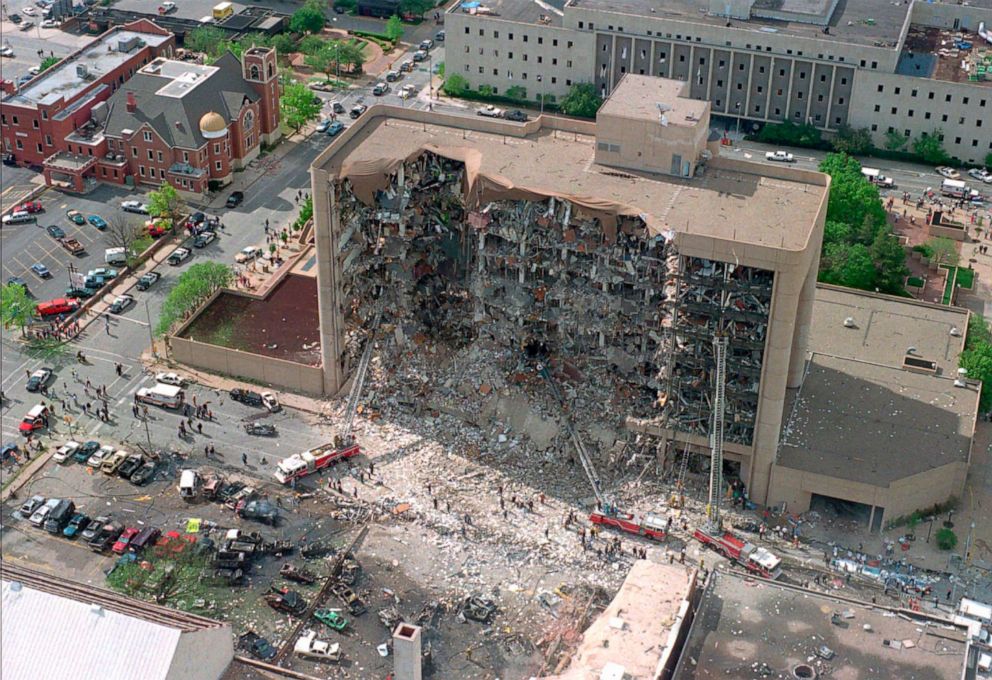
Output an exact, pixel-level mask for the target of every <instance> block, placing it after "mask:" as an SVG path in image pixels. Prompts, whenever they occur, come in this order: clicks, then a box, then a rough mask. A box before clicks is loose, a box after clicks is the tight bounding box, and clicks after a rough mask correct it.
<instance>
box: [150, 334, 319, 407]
mask: <svg viewBox="0 0 992 680" xmlns="http://www.w3.org/2000/svg"><path fill="white" fill-rule="evenodd" d="M169 345H170V347H171V349H172V358H173V359H175V360H176V361H178V362H179V363H182V364H186V365H188V366H193V367H194V368H199V369H202V370H204V371H210V372H211V373H221V374H224V375H229V376H231V377H234V378H247V379H249V380H254V381H258V382H261V383H265V384H266V385H271V386H273V387H279V388H281V389H285V390H289V391H292V392H305V393H307V394H314V395H322V394H324V371H323V369H321V367H320V366H306V365H304V364H297V363H295V362H292V361H286V360H284V359H276V358H274V357H267V356H262V355H260V354H252V353H251V352H242V351H241V350H237V349H230V348H228V347H220V346H218V345H208V344H206V343H204V342H198V341H196V340H187V339H186V338H179V337H175V336H173V337H171V338H169Z"/></svg>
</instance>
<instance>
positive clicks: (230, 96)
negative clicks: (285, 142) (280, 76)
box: [106, 52, 260, 149]
mask: <svg viewBox="0 0 992 680" xmlns="http://www.w3.org/2000/svg"><path fill="white" fill-rule="evenodd" d="M129 92H131V93H133V94H134V97H135V99H136V101H137V106H136V108H135V110H134V111H128V110H127V93H129ZM259 98H260V97H259V95H258V93H257V92H256V91H255V90H254V89H253V88H252V86H251V84H250V83H248V82H246V81H245V79H244V77H243V74H242V71H241V62H240V61H238V58H237V57H236V56H234V54H232V53H231V52H226V53H225V54H224V55H223V56H221V58H220V59H218V60H217V61H216V62H214V63H213V64H211V65H210V66H202V65H198V64H191V63H188V62H182V61H174V60H169V59H156V60H155V61H153V62H151V63H149V64H148V65H146V66H145V67H144V68H142V69H141V70H140V71H138V72H137V73H135V74H134V76H133V77H132V78H131V79H130V80H128V81H127V82H126V83H125V84H124V85H123V86H122V87H121V88H119V89H118V90H117V92H115V93H114V95H113V96H112V97H111V98H110V100H109V101H108V106H109V109H110V111H109V114H108V116H107V128H106V129H107V134H108V135H113V136H120V135H121V134H122V131H123V130H131V131H137V130H138V129H140V128H141V127H142V126H143V125H145V124H147V125H150V126H151V127H152V128H153V129H154V130H155V132H157V133H158V135H159V136H160V137H161V138H162V139H163V140H165V142H166V143H167V144H168V145H169V146H172V147H180V148H184V149H198V148H200V147H201V146H202V145H203V144H204V143H205V139H204V137H203V134H202V133H201V128H200V121H201V120H202V119H203V117H204V116H205V115H207V114H208V113H215V114H217V115H218V117H219V118H220V120H221V121H222V122H223V123H224V127H227V125H229V124H230V123H231V121H233V120H235V119H236V118H237V117H238V115H239V114H240V112H241V109H242V107H243V106H244V105H245V103H246V102H249V103H250V102H256V101H258V100H259ZM215 122H216V121H215Z"/></svg>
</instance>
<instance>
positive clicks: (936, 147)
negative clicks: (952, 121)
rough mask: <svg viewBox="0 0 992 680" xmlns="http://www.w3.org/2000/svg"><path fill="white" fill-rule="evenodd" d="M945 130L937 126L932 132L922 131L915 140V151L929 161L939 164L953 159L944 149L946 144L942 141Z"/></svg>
mask: <svg viewBox="0 0 992 680" xmlns="http://www.w3.org/2000/svg"><path fill="white" fill-rule="evenodd" d="M943 134H944V133H943V131H942V130H940V128H937V129H936V130H934V131H933V132H931V133H930V134H927V133H926V132H924V133H921V134H920V136H919V137H917V138H916V139H914V140H913V153H915V154H916V155H917V156H919V157H920V158H922V159H923V160H924V161H926V162H927V163H933V164H934V165H939V164H941V163H947V162H948V161H950V160H951V157H950V155H948V153H947V152H946V151H945V150H944V145H943V143H942V142H941V141H940V138H941V136H942V135H943Z"/></svg>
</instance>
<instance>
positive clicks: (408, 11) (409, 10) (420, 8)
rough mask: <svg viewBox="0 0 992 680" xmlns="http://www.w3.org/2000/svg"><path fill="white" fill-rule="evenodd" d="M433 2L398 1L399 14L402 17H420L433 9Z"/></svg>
mask: <svg viewBox="0 0 992 680" xmlns="http://www.w3.org/2000/svg"><path fill="white" fill-rule="evenodd" d="M435 6H436V3H435V1H434V0H400V4H399V7H398V9H399V12H400V14H404V15H413V16H418V17H419V16H420V15H422V14H423V13H424V12H427V11H429V10H432V9H434V7H435Z"/></svg>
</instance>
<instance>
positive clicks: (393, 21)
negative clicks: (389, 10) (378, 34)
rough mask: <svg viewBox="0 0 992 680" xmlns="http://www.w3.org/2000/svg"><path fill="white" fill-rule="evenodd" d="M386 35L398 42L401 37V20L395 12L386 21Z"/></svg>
mask: <svg viewBox="0 0 992 680" xmlns="http://www.w3.org/2000/svg"><path fill="white" fill-rule="evenodd" d="M385 33H386V37H387V38H389V39H390V40H392V41H393V42H398V41H399V39H400V38H402V37H403V21H402V20H401V19H400V18H399V17H398V16H396V15H395V14H394V15H393V16H391V17H389V21H387V22H386V31H385Z"/></svg>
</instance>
